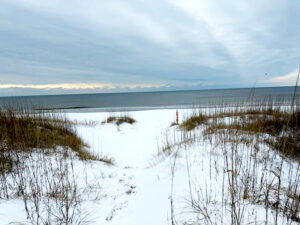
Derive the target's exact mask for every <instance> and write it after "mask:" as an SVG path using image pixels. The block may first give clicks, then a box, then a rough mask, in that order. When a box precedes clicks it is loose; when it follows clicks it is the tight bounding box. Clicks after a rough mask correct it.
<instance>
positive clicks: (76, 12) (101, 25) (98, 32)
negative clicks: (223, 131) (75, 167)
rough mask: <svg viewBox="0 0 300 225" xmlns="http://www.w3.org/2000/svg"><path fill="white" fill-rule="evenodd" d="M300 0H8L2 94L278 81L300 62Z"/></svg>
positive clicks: (1, 49) (2, 18)
mask: <svg viewBox="0 0 300 225" xmlns="http://www.w3.org/2000/svg"><path fill="white" fill-rule="evenodd" d="M299 10H300V4H299V1H298V0H290V1H281V0H254V1H234V0H228V1H217V0H172V1H171V0H152V1H141V0H128V1H121V0H111V1H105V2H103V1H98V0H90V1H81V0H64V1H61V0H43V1H39V0H15V1H11V0H3V1H2V2H1V7H0V84H1V85H2V87H6V86H5V85H9V84H15V86H10V88H2V89H1V88H0V95H14V94H15V93H14V90H15V91H16V93H17V92H18V94H22V90H23V92H24V91H25V89H32V90H33V92H32V93H34V94H36V93H37V92H36V91H37V90H45V89H46V88H44V87H49V84H52V85H58V86H59V88H57V89H59V90H62V91H63V90H66V89H65V88H63V87H73V88H72V89H68V90H74V93H77V92H81V91H82V90H94V89H95V90H100V89H109V88H110V87H114V88H113V89H112V90H113V91H119V90H120V89H122V88H124V87H125V88H130V89H131V90H134V89H135V88H136V89H138V90H139V89H143V88H152V87H153V88H158V89H160V88H162V89H163V88H165V87H166V86H168V88H169V89H172V88H173V89H176V88H178V87H182V88H184V87H186V88H190V87H191V86H192V87H193V88H195V87H196V86H197V87H198V88H219V87H249V86H252V85H253V83H254V82H256V81H257V83H258V84H261V85H276V84H277V83H276V82H273V81H272V80H271V79H272V77H273V76H275V75H276V74H288V73H290V72H291V71H294V70H295V69H296V68H298V66H299V63H300V46H299V42H300V14H299V13H298V12H299ZM265 73H268V74H270V76H271V77H270V78H269V79H268V80H269V82H268V83H266V81H265V80H266V78H265V77H264V74H265ZM72 84H77V85H73V86H72ZM85 84H88V86H87V87H86V88H85V89H82V88H78V87H83V85H85ZM126 84H131V85H132V86H130V87H129V86H126ZM135 84H146V85H136V86H135ZM17 85H19V86H17ZM22 85H23V86H22ZM24 85H27V86H26V88H24V87H25V86H24ZM30 85H32V86H30ZM39 85H44V86H39ZM93 85H94V87H95V88H91V87H93ZM101 85H104V86H101ZM149 85H150V86H149ZM36 87H43V88H41V89H37V88H36ZM50 87H53V86H50ZM76 87H77V88H76ZM19 89H22V90H19ZM48 89H49V88H48ZM51 90H54V89H51ZM30 93H31V92H30V91H28V90H26V93H25V92H24V94H30ZM57 93H60V92H59V91H58V92H57Z"/></svg>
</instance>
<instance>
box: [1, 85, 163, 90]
mask: <svg viewBox="0 0 300 225" xmlns="http://www.w3.org/2000/svg"><path fill="white" fill-rule="evenodd" d="M161 87H169V86H168V85H163V84H121V85H115V84H104V83H64V84H0V89H9V88H29V89H41V90H52V89H64V90H88V89H116V88H129V89H134V88H161Z"/></svg>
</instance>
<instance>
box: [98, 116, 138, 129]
mask: <svg viewBox="0 0 300 225" xmlns="http://www.w3.org/2000/svg"><path fill="white" fill-rule="evenodd" d="M135 122H136V120H135V119H133V118H132V117H130V116H128V115H121V116H109V117H108V118H107V119H106V120H105V121H103V122H102V123H115V124H116V125H117V126H120V125H121V124H123V123H128V124H134V123H135Z"/></svg>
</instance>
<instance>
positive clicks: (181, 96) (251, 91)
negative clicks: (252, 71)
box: [0, 87, 300, 112]
mask: <svg viewBox="0 0 300 225" xmlns="http://www.w3.org/2000/svg"><path fill="white" fill-rule="evenodd" d="M294 89H295V88H294V87H266V88H235V89H212V90H189V91H161V92H129V93H105V94H72V95H41V96H18V97H0V107H5V106H7V105H8V106H14V107H23V108H24V107H25V108H27V107H29V108H33V109H42V110H53V109H56V110H65V111H71V112H89V111H132V110H146V109H156V108H191V107H216V106H217V107H218V106H235V105H250V104H261V103H266V102H271V103H272V104H274V105H279V104H280V105H288V104H290V102H291V99H292V98H293V95H294ZM299 89H300V88H298V89H297V95H296V96H297V101H298V102H299V96H300V95H299V93H300V90H299Z"/></svg>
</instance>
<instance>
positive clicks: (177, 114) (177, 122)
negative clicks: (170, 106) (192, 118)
mask: <svg viewBox="0 0 300 225" xmlns="http://www.w3.org/2000/svg"><path fill="white" fill-rule="evenodd" d="M176 123H177V124H178V110H176Z"/></svg>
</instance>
